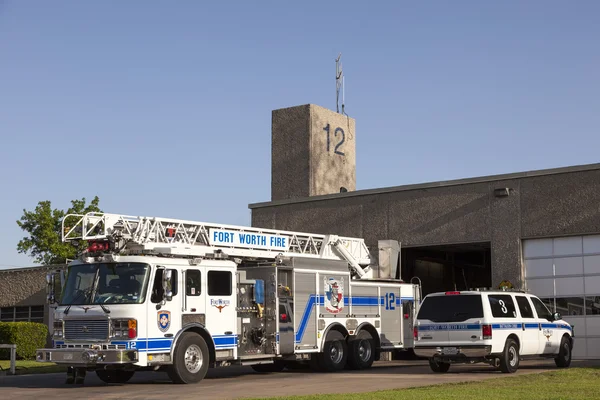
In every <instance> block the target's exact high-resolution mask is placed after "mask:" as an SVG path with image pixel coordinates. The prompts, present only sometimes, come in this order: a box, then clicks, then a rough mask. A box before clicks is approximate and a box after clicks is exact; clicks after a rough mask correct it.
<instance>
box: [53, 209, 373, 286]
mask: <svg viewBox="0 0 600 400" xmlns="http://www.w3.org/2000/svg"><path fill="white" fill-rule="evenodd" d="M225 239H226V240H225ZM62 240H63V242H68V241H77V240H87V241H89V240H97V241H98V240H100V241H101V240H113V241H115V242H117V241H120V242H122V243H123V247H122V248H121V253H125V254H136V253H145V254H168V255H175V256H190V257H204V256H206V255H207V254H214V253H215V252H217V253H218V251H219V250H220V251H221V252H223V253H225V254H227V255H228V256H232V257H248V258H253V259H275V258H276V257H277V256H284V257H286V256H287V257H292V256H303V257H312V258H319V259H329V260H344V261H348V262H349V263H350V264H351V265H352V266H353V268H356V265H358V266H367V265H369V264H370V262H371V257H370V253H369V250H368V248H367V246H366V245H365V242H364V240H363V239H360V238H350V237H339V236H336V235H319V234H312V233H303V232H292V231H281V230H274V229H261V228H254V227H243V226H236V225H223V224H214V223H206V222H195V221H186V220H179V219H171V218H159V217H135V216H127V215H119V214H108V213H95V212H92V213H88V214H85V215H81V214H68V215H66V216H65V217H64V218H63V221H62ZM349 258H350V259H349ZM359 268H360V267H359ZM359 275H361V274H360V271H359ZM361 276H362V275H361Z"/></svg>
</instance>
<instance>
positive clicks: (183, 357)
mask: <svg viewBox="0 0 600 400" xmlns="http://www.w3.org/2000/svg"><path fill="white" fill-rule="evenodd" d="M208 363H209V354H208V346H207V345H206V342H205V341H204V339H203V338H202V336H200V335H198V334H196V333H193V332H184V333H183V334H182V335H181V339H180V340H179V342H178V343H177V347H176V348H175V354H174V357H173V365H172V366H171V367H170V368H169V369H168V370H167V372H168V374H169V378H171V380H172V381H173V382H174V383H197V382H200V381H201V380H202V379H204V377H205V376H206V372H207V371H208Z"/></svg>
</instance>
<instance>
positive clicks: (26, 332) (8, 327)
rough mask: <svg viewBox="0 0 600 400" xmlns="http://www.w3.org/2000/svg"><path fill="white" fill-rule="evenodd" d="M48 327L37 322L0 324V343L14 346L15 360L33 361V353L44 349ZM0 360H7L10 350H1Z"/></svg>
mask: <svg viewBox="0 0 600 400" xmlns="http://www.w3.org/2000/svg"><path fill="white" fill-rule="evenodd" d="M47 336H48V327H47V326H46V325H44V324H40V323H37V322H0V343H2V344H16V345H17V358H19V359H25V360H27V359H34V358H35V351H36V350H37V349H41V348H44V347H45V345H46V337H47ZM0 355H1V356H3V357H1V358H5V359H8V358H9V357H10V350H8V349H3V350H2V352H1V353H0Z"/></svg>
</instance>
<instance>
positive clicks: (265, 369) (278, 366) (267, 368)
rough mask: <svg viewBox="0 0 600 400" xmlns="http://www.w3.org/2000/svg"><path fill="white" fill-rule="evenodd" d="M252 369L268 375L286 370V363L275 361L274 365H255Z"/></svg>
mask: <svg viewBox="0 0 600 400" xmlns="http://www.w3.org/2000/svg"><path fill="white" fill-rule="evenodd" d="M250 367H252V369H253V370H254V371H256V372H260V373H261V374H268V373H269V372H281V371H283V369H284V368H285V363H284V362H283V361H281V360H275V361H273V364H254V365H251V366H250Z"/></svg>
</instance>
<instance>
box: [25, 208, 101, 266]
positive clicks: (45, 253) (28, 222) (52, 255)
mask: <svg viewBox="0 0 600 400" xmlns="http://www.w3.org/2000/svg"><path fill="white" fill-rule="evenodd" d="M99 202H100V199H98V196H96V197H94V199H93V200H92V201H91V202H90V204H88V205H87V206H86V201H85V197H84V198H82V199H81V200H71V207H70V208H69V209H68V210H67V211H66V212H65V211H63V210H58V209H54V210H53V209H52V205H51V204H50V201H48V200H46V201H40V202H39V203H38V205H37V207H36V208H35V210H34V211H27V210H25V209H23V216H22V217H21V219H20V220H19V221H17V224H18V225H19V227H20V228H21V229H23V230H24V231H25V232H27V234H28V236H26V237H24V238H23V239H21V240H20V241H19V243H18V244H17V250H18V252H19V253H25V254H28V255H29V256H30V257H32V258H33V259H34V261H35V262H36V263H40V264H43V265H49V264H64V263H65V262H66V260H67V259H74V258H76V257H77V254H78V253H79V252H80V251H81V250H83V248H84V247H85V243H83V242H82V243H80V244H79V247H74V246H73V245H72V244H70V243H63V242H62V233H61V229H62V219H63V217H64V216H65V215H67V214H85V213H88V212H102V211H101V210H100V208H98V203H99Z"/></svg>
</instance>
